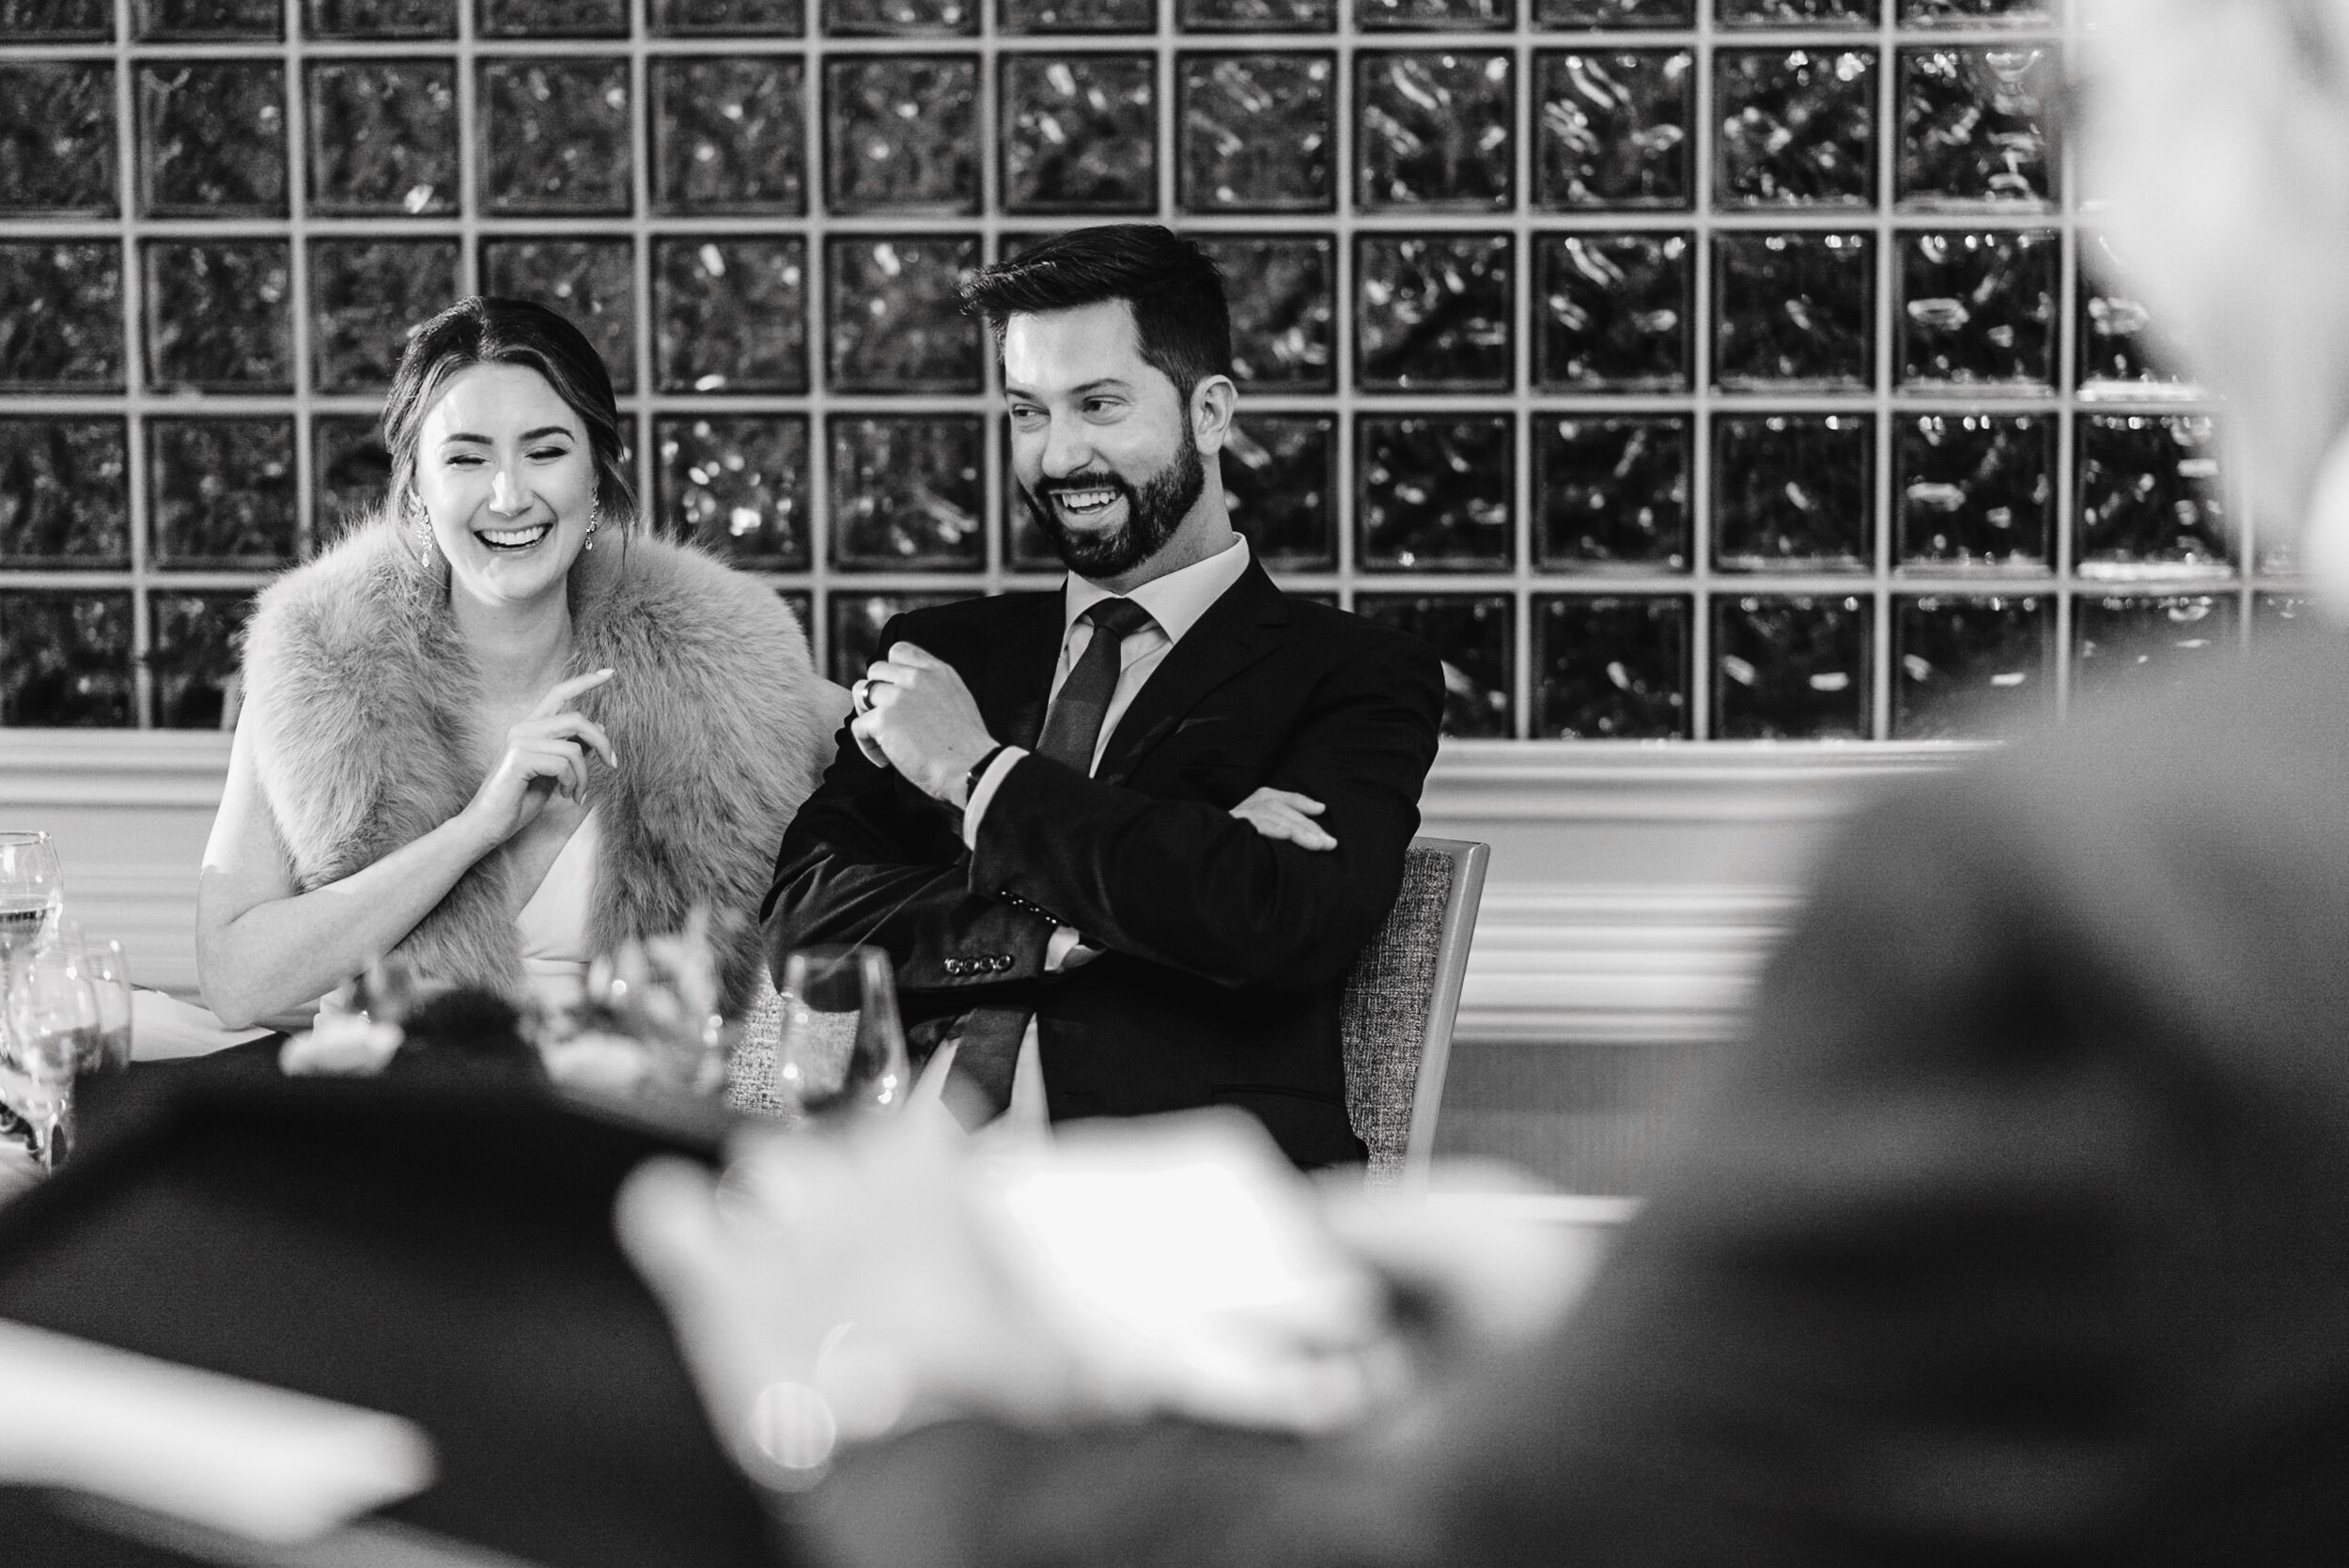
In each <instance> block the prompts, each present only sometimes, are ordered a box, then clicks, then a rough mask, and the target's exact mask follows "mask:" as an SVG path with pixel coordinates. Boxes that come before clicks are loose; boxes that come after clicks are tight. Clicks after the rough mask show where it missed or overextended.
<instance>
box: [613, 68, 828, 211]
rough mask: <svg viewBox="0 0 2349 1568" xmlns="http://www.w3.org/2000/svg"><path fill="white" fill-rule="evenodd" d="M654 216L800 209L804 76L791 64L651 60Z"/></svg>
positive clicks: (802, 206)
mask: <svg viewBox="0 0 2349 1568" xmlns="http://www.w3.org/2000/svg"><path fill="white" fill-rule="evenodd" d="M650 74H651V92H652V177H653V189H652V204H653V210H655V211H657V212H684V213H700V212H722V213H738V212H753V213H759V214H774V215H777V216H782V217H794V218H796V217H799V216H801V214H803V213H805V212H806V211H807V123H806V120H807V116H806V110H805V107H804V104H803V97H804V93H805V82H806V73H805V70H804V69H803V68H802V66H801V63H800V61H799V60H798V59H797V58H786V57H782V56H777V55H772V54H760V55H753V56H750V57H747V58H739V59H728V58H716V57H702V56H695V57H692V58H684V59H663V60H655V61H653V62H652V65H651V68H650Z"/></svg>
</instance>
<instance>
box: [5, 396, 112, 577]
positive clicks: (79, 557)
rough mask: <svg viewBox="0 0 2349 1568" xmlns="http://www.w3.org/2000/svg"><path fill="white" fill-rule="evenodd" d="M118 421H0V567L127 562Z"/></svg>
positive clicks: (101, 564)
mask: <svg viewBox="0 0 2349 1568" xmlns="http://www.w3.org/2000/svg"><path fill="white" fill-rule="evenodd" d="M127 454H128V437H127V436H126V434H125V433H124V429H123V423H122V421H121V420H119V419H18V418H0V566H18V567H23V566H30V567H127V566H129V565H130V564H131V497H130V489H129V481H128V477H127V476H128V474H129V472H130V464H129V458H128V455H127Z"/></svg>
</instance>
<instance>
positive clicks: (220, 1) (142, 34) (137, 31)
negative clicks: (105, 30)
mask: <svg viewBox="0 0 2349 1568" xmlns="http://www.w3.org/2000/svg"><path fill="white" fill-rule="evenodd" d="M131 26H132V34H133V36H134V37H136V38H137V39H139V40H140V41H141V42H144V43H225V42H227V41H229V40H231V39H248V40H250V39H260V40H267V41H272V42H273V41H275V40H276V39H282V38H284V37H285V36H286V13H285V8H284V7H283V6H281V5H280V4H279V0H133V4H132V7H131Z"/></svg>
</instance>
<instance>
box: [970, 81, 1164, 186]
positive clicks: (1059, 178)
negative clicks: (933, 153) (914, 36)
mask: <svg viewBox="0 0 2349 1568" xmlns="http://www.w3.org/2000/svg"><path fill="white" fill-rule="evenodd" d="M1157 76H1158V62H1157V61H1156V60H1155V59H1153V58H1152V57H1151V56H1150V55H1147V54H1006V55H1004V56H1003V80H1002V91H1003V97H1002V103H1003V108H1002V115H1003V210H1004V211H1006V212H1135V213H1141V212H1153V211H1156V210H1158V205H1159V173H1158V170H1159V162H1158V160H1159V153H1158V147H1159V138H1158V109H1157V107H1156V104H1157V95H1156V89H1155V86H1154V84H1155V82H1156V80H1157Z"/></svg>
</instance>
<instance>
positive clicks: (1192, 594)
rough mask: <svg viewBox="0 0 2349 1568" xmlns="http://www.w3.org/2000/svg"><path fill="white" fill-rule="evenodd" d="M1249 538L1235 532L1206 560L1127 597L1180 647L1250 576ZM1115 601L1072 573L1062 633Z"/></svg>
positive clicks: (1064, 600)
mask: <svg viewBox="0 0 2349 1568" xmlns="http://www.w3.org/2000/svg"><path fill="white" fill-rule="evenodd" d="M1248 562H1249V553H1248V540H1247V538H1246V536H1242V535H1238V534H1235V535H1233V536H1232V542H1231V543H1230V544H1228V545H1226V546H1225V547H1224V548H1223V549H1221V550H1220V551H1217V552H1216V553H1215V554H1213V555H1210V556H1208V557H1207V558H1206V560H1204V561H1193V562H1192V563H1191V564H1190V566H1188V567H1183V568H1182V569H1181V570H1179V571H1171V572H1168V573H1167V574H1166V575H1165V576H1164V577H1154V578H1152V579H1151V580H1150V581H1149V582H1145V583H1143V585H1142V586H1141V587H1139V588H1136V589H1135V590H1134V591H1133V592H1132V593H1130V594H1128V595H1127V596H1126V597H1127V598H1129V599H1132V600H1133V601H1134V602H1135V603H1136V604H1139V605H1141V606H1142V607H1143V609H1144V610H1147V611H1148V612H1150V618H1151V619H1152V620H1154V621H1156V622H1158V623H1159V630H1161V631H1163V632H1165V633H1166V640H1167V641H1168V642H1170V643H1179V642H1181V641H1182V640H1183V633H1185V632H1187V631H1189V630H1190V629H1191V628H1192V627H1194V626H1196V625H1198V623H1199V617H1200V616H1202V615H1204V614H1206V613H1207V611H1208V609H1209V608H1210V607H1212V606H1213V605H1214V603H1215V601H1216V600H1217V599H1220V598H1222V597H1223V596H1224V595H1225V594H1226V593H1228V592H1230V591H1231V587H1232V584H1234V583H1235V582H1238V581H1239V580H1240V579H1241V578H1243V577H1245V576H1247V575H1248ZM1116 597H1117V596H1116V595H1115V594H1112V592H1110V590H1109V589H1107V588H1104V587H1102V586H1101V585H1100V584H1099V583H1097V582H1087V581H1086V580H1085V579H1083V578H1081V577H1079V576H1078V575H1077V574H1076V573H1075V572H1073V571H1072V572H1070V573H1069V574H1068V577H1067V582H1066V587H1065V588H1064V590H1063V592H1062V594H1061V635H1062V636H1064V637H1066V636H1067V634H1068V629H1069V628H1070V627H1072V626H1074V625H1076V624H1077V617H1078V616H1080V615H1081V614H1083V613H1085V612H1086V611H1088V610H1090V609H1092V608H1093V607H1094V606H1095V605H1097V604H1098V603H1100V602H1101V601H1102V600H1103V599H1105V598H1116Z"/></svg>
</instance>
